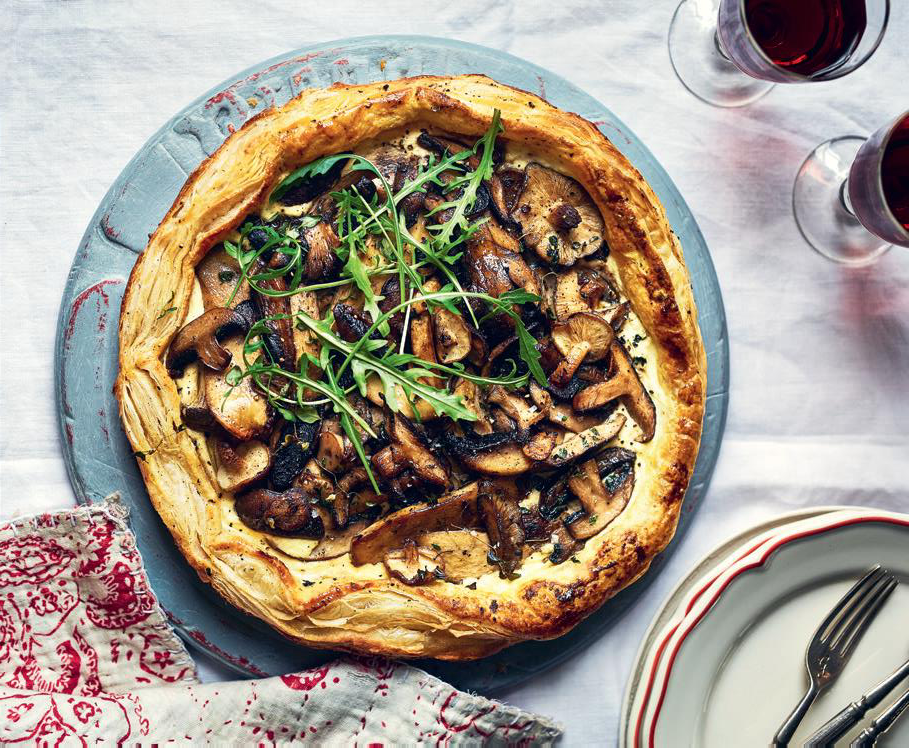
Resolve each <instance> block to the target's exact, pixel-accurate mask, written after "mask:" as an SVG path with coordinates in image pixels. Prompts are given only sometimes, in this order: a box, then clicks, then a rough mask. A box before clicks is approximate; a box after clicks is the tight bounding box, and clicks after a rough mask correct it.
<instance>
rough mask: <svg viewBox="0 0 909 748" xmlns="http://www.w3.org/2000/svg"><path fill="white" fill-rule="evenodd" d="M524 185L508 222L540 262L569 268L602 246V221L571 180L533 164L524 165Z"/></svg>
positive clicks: (578, 187)
mask: <svg viewBox="0 0 909 748" xmlns="http://www.w3.org/2000/svg"><path fill="white" fill-rule="evenodd" d="M526 172H527V182H526V184H525V186H524V190H523V191H522V192H521V196H520V197H519V198H518V201H517V205H516V206H515V208H514V210H513V211H512V213H511V217H512V219H514V220H515V221H517V222H518V223H519V224H520V225H521V229H522V231H523V234H522V240H523V242H524V244H525V246H527V247H528V248H530V249H533V250H534V251H535V252H536V253H537V255H539V257H540V259H542V260H545V261H546V262H550V263H553V264H557V265H573V264H574V263H575V262H576V261H577V260H579V259H580V258H581V257H586V256H588V255H590V254H593V253H594V252H596V251H597V250H598V249H600V247H601V246H602V244H603V239H604V237H603V231H604V224H603V219H602V217H601V216H600V213H599V211H598V210H597V207H596V205H594V203H593V201H592V200H591V199H590V196H589V195H588V194H587V192H586V191H585V190H584V188H583V187H581V185H580V184H578V183H577V182H576V181H575V180H573V179H571V178H569V177H566V176H564V175H563V174H559V172H557V171H553V170H552V169H548V168H547V167H545V166H542V165H541V164H537V163H529V164H527V169H526Z"/></svg>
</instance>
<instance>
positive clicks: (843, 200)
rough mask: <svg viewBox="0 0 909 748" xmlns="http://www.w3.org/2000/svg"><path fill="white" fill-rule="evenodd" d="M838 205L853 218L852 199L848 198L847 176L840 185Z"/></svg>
mask: <svg viewBox="0 0 909 748" xmlns="http://www.w3.org/2000/svg"><path fill="white" fill-rule="evenodd" d="M840 205H842V206H843V210H845V211H846V212H847V213H848V214H849V215H850V216H852V217H853V218H855V211H854V210H853V209H852V201H851V200H850V199H849V177H846V178H845V179H844V180H843V183H842V184H841V185H840Z"/></svg>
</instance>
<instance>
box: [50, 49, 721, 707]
mask: <svg viewBox="0 0 909 748" xmlns="http://www.w3.org/2000/svg"><path fill="white" fill-rule="evenodd" d="M476 72H482V73H486V74H487V75H489V76H491V77H493V78H495V79H496V80H499V81H501V82H503V83H507V84H509V85H512V86H516V87H518V88H522V89H525V90H528V91H536V92H539V93H540V95H541V96H543V97H544V98H546V99H547V100H549V101H551V102H552V103H553V104H555V105H556V106H558V107H561V108H562V109H567V110H570V111H573V112H577V113H578V114H580V115H581V116H583V117H585V118H586V119H588V120H590V121H591V122H593V123H595V124H596V125H597V126H599V128H600V129H601V130H602V131H603V132H604V133H605V134H606V135H607V136H608V137H609V139H610V140H612V142H613V143H615V145H616V146H617V147H618V148H619V150H621V151H622V152H623V153H624V154H625V155H626V156H627V157H628V159H629V160H630V161H631V163H632V164H634V165H635V166H636V167H637V168H638V169H639V170H640V171H641V173H642V174H643V175H644V178H645V179H647V181H648V182H649V183H650V185H651V186H652V187H653V189H654V190H655V191H656V193H657V195H658V196H659V197H660V200H661V201H662V202H663V205H664V206H665V208H666V211H667V213H668V215H669V221H670V223H671V224H672V227H673V228H674V229H675V232H676V234H678V236H679V238H680V239H681V242H682V247H683V248H684V252H685V260H686V261H687V263H688V268H689V270H690V272H691V278H692V282H693V284H694V296H695V299H696V301H697V307H698V316H699V323H700V326H701V332H702V333H703V336H704V343H705V345H706V347H707V363H708V397H707V411H706V416H705V423H704V436H703V440H702V442H701V451H700V455H699V456H698V461H697V465H696V467H695V471H694V476H693V479H692V482H691V485H690V487H689V488H688V493H687V496H686V498H685V505H684V510H683V513H682V518H681V522H680V523H679V529H678V532H677V534H676V537H675V539H674V540H673V542H672V544H671V545H670V546H669V548H668V549H667V550H666V551H665V552H664V553H663V554H662V556H661V557H659V558H657V559H656V560H655V561H654V563H653V565H652V567H651V569H650V572H649V573H648V574H647V575H646V576H645V577H644V579H643V580H641V581H639V582H637V583H636V584H634V585H632V586H631V587H629V588H628V589H626V590H625V591H624V592H622V593H621V594H619V595H618V596H616V597H615V598H613V599H612V600H610V601H609V602H607V603H606V604H605V605H604V606H603V607H602V608H600V610H599V611H597V612H596V613H594V614H593V615H592V616H590V617H589V618H588V619H587V620H585V621H584V622H583V623H581V624H580V625H579V626H578V627H577V628H575V629H574V630H573V631H571V632H570V633H569V634H566V635H565V636H563V637H561V638H559V639H556V640H553V641H546V642H529V643H526V644H520V645H518V646H515V647H511V648H510V649H507V650H505V651H504V652H501V653H499V654H497V655H494V656H492V657H489V658H487V659H485V660H482V661H480V662H477V663H471V664H469V665H459V664H456V663H440V662H435V661H426V662H421V663H419V664H420V666H421V667H424V668H425V669H426V670H428V671H430V672H432V673H434V674H436V675H438V676H439V677H441V678H443V679H445V680H447V681H448V682H450V683H452V684H453V685H455V686H457V687H459V688H468V689H471V690H474V691H478V692H480V693H484V694H488V693H491V692H493V691H495V690H497V689H501V688H505V687H509V686H513V685H515V684H516V683H519V682H520V681H522V680H525V679H526V678H529V677H530V676H532V675H535V674H537V673H540V672H542V671H544V670H546V669H548V668H550V667H552V666H553V665H555V664H557V663H559V662H561V661H563V660H565V659H566V658H568V657H571V656H572V655H574V654H576V653H577V652H579V651H580V650H582V649H583V648H584V647H586V646H587V645H588V644H590V643H591V642H592V641H593V640H594V639H596V638H597V637H599V636H602V635H603V634H604V633H605V632H607V631H608V630H609V628H610V627H611V626H612V624H613V622H614V621H616V620H617V619H618V618H619V617H620V616H621V615H622V613H623V611H625V610H626V609H627V608H628V606H630V605H632V604H633V603H634V601H635V600H636V599H637V598H638V596H640V594H641V593H642V592H643V591H644V589H645V588H646V586H647V585H648V584H650V582H652V580H653V579H654V577H655V576H656V575H657V574H659V573H660V569H661V567H662V566H663V564H664V563H665V560H666V557H667V556H668V555H669V554H670V553H672V551H673V548H674V547H675V546H676V544H678V543H679V542H681V540H682V538H683V536H684V534H685V529H686V528H687V526H688V524H689V522H690V521H691V519H692V516H693V514H694V510H695V509H696V508H697V506H698V504H699V503H700V501H701V499H702V497H703V496H704V492H705V491H706V489H707V484H708V482H709V480H710V476H711V473H712V472H713V467H714V464H715V462H716V458H717V453H718V451H719V448H720V440H721V438H722V435H723V427H724V423H725V420H726V407H727V403H728V384H729V348H728V345H727V340H726V320H725V315H724V312H723V302H722V299H721V297H720V288H719V285H718V284H717V278H716V274H715V272H714V269H713V264H712V262H711V260H710V255H709V253H708V251H707V246H706V245H705V243H704V238H703V237H702V236H701V232H700V230H699V229H698V226H697V223H696V222H695V220H694V217H693V216H692V215H691V211H689V209H688V206H687V205H685V202H684V200H682V197H681V195H680V194H679V192H678V190H677V189H676V188H675V186H674V185H673V184H672V182H671V181H670V180H669V177H668V176H667V175H666V173H665V172H664V171H663V169H662V168H661V167H660V165H659V164H658V163H657V162H656V161H655V160H654V158H653V156H652V155H651V154H650V152H649V151H648V150H647V149H646V148H645V147H644V146H643V145H642V144H641V142H640V141H639V140H638V139H637V138H636V137H635V136H634V134H632V133H631V131H630V130H629V129H628V128H627V127H625V125H624V124H622V122H621V121H620V120H619V119H618V118H617V117H616V116H615V115H614V114H612V112H610V111H609V110H608V109H606V107H604V106H603V105H602V104H600V103H599V102H597V101H595V100H594V99H592V98H591V97H590V96H588V95H587V94H585V93H584V92H583V91H580V90H579V89H578V88H576V87H575V86H573V85H572V84H570V83H569V82H568V81H566V80H563V79H562V78H559V77H558V76H555V75H553V74H552V73H550V72H548V71H546V70H543V69H542V68H539V67H536V66H535V65H532V64H530V63H528V62H525V61H524V60H520V59H518V58H516V57H512V56H511V55H507V54H504V53H502V52H496V51H494V50H491V49H486V48H484V47H478V46H475V45H472V44H465V43H463V42H455V41H447V40H444V39H435V38H431V37H417V36H381V37H363V38H358V39H344V40H340V41H334V42H328V43H325V44H318V45H312V46H308V47H304V48H302V49H299V50H297V51H295V52H293V53H291V54H288V55H284V56H282V57H277V58H275V59H273V60H268V61H266V62H264V63H262V64H261V65H257V66H256V67H254V68H251V69H249V70H247V71H245V72H243V73H240V74H239V75H238V76H237V78H236V80H235V81H233V82H230V83H227V84H224V85H221V86H218V87H217V88H216V89H214V90H213V91H211V92H210V93H208V94H206V95H204V96H202V97H201V98H200V99H198V100H197V101H195V102H193V103H192V104H191V105H190V106H188V107H187V108H186V109H184V110H183V111H182V112H180V113H179V114H177V115H176V116H175V117H173V118H172V119H171V120H170V121H169V122H167V124H165V125H164V127H162V128H161V129H160V130H159V131H158V132H157V133H156V134H155V135H154V136H153V137H152V138H151V140H149V141H148V143H146V144H145V146H144V147H143V148H142V149H141V150H140V151H139V153H138V154H137V155H136V156H135V158H133V160H132V161H131V162H130V163H129V165H127V167H126V168H125V169H124V170H123V173H122V174H120V176H119V178H118V179H117V181H116V182H115V183H114V185H113V187H111V189H110V191H109V192H108V193H107V195H106V196H105V197H104V200H103V201H102V202H101V205H100V206H99V208H98V211H97V212H96V213H95V215H94V217H93V218H92V221H91V223H90V224H89V227H88V229H87V230H86V232H85V236H84V237H83V238H82V242H81V244H80V246H79V249H78V252H77V253H76V259H75V261H74V262H73V266H72V269H71V270H70V275H69V282H68V283H67V286H66V291H65V293H64V295H63V302H62V305H61V307H60V320H59V325H58V330H57V346H56V375H57V405H58V410H59V417H60V430H61V434H62V438H63V448H64V454H65V458H66V463H67V469H68V471H69V476H70V479H71V481H72V483H73V488H74V489H75V492H76V496H77V497H78V498H79V500H80V501H83V502H92V501H100V500H101V499H102V498H103V497H104V496H106V495H107V494H109V493H111V492H113V491H119V492H120V494H121V495H122V497H123V500H124V501H125V502H126V504H127V505H128V506H129V508H130V512H131V518H132V519H131V522H132V527H133V530H134V531H135V533H136V537H137V539H138V543H139V550H140V551H141V552H142V556H143V557H144V559H145V565H146V568H147V570H148V575H149V577H150V579H151V583H152V586H153V588H154V590H155V592H156V593H157V595H158V599H159V600H160V602H161V605H162V606H163V607H164V609H165V610H166V611H167V613H168V615H169V616H170V619H171V621H172V623H173V624H174V626H175V627H176V629H177V631H178V632H179V633H180V635H181V636H183V637H184V638H185V639H186V640H187V642H188V643H189V644H191V645H196V646H199V647H202V648H203V649H205V650H206V651H207V652H208V653H209V654H211V655H213V656H214V657H216V658H217V659H219V660H221V661H223V662H224V663H226V664H228V665H230V666H231V667H233V668H235V669H236V670H238V671H239V672H241V673H244V674H246V675H250V676H258V675H274V674H277V673H285V672H289V671H291V670H296V669H299V668H306V667H311V666H314V665H317V664H319V663H320V662H323V661H324V660H326V659H328V658H329V657H331V656H332V655H331V653H328V652H325V651H319V650H313V649H308V648H306V647H301V646H296V645H293V644H291V643H289V642H287V641H286V640H285V639H283V638H281V637H280V636H278V635H277V634H275V633H274V632H273V631H271V629H269V628H268V627H267V626H265V625H264V624H262V623H261V622H259V621H258V620H256V619H254V618H251V617H249V616H246V615H244V614H241V613H239V612H237V611H236V610H234V609H233V608H231V607H230V606H229V605H227V603H225V602H223V601H222V600H221V599H220V598H219V597H218V596H217V595H216V594H215V593H214V592H212V591H211V590H210V589H209V588H208V586H206V585H204V584H202V583H201V582H200V581H199V579H198V578H197V577H196V574H195V573H194V572H193V571H192V570H191V569H190V567H189V565H188V564H187V563H186V562H185V561H184V559H183V557H182V556H181V555H180V553H179V552H178V551H177V550H176V548H175V547H174V544H173V541H172V540H171V537H170V534H169V533H168V531H167V529H166V528H165V527H164V525H163V524H162V523H161V521H160V520H159V518H158V515H157V514H156V513H155V511H154V509H153V508H152V506H151V503H150V502H149V500H148V497H147V494H146V491H145V486H144V484H143V483H142V478H141V476H140V475H139V471H138V469H137V467H136V462H135V459H134V457H133V455H132V452H131V449H130V446H129V444H128V442H127V440H126V437H125V435H124V433H123V430H122V428H121V426H120V421H119V418H118V416H117V406H116V403H115V401H114V398H113V395H112V392H111V387H112V386H113V382H114V378H115V376H116V372H117V320H118V317H119V310H120V302H121V299H122V297H123V291H124V287H125V284H126V280H127V278H128V277H129V272H130V270H131V269H132V267H133V263H135V261H136V258H137V257H138V255H139V253H140V252H142V250H143V249H144V247H145V244H146V242H147V241H148V236H149V234H150V233H151V232H152V231H154V229H155V228H156V227H157V225H158V223H159V222H160V220H161V218H162V217H163V216H164V214H165V212H166V211H167V210H168V208H169V207H170V205H171V203H172V202H173V201H174V198H175V197H176V195H177V193H178V192H179V190H180V188H181V187H182V185H183V183H184V181H185V180H186V177H187V175H188V174H190V173H191V172H192V171H193V170H194V169H195V168H196V166H198V165H199V163H200V162H201V161H202V160H203V159H204V158H206V157H207V156H208V155H209V154H211V153H212V152H213V151H214V150H215V149H216V148H217V147H218V146H219V145H221V143H222V141H223V140H224V139H225V138H226V137H227V136H228V135H230V134H231V133H232V132H233V131H234V130H235V129H237V128H239V127H240V126H241V125H242V124H243V123H244V122H245V121H246V120H247V119H248V118H249V117H252V116H253V115H255V114H256V113H258V112H260V111H262V110H263V109H264V108H266V107H270V106H274V105H280V104H283V103H285V102H286V101H288V100H289V99H290V98H292V97H293V96H294V95H296V94H297V93H298V92H300V91H301V90H303V89H304V88H310V87H313V86H329V85H331V84H332V83H336V82H339V81H340V82H343V83H358V82H369V81H374V80H381V79H389V80H390V79H394V78H401V77H403V76H408V75H419V74H423V73H426V74H436V75H457V74H461V73H476Z"/></svg>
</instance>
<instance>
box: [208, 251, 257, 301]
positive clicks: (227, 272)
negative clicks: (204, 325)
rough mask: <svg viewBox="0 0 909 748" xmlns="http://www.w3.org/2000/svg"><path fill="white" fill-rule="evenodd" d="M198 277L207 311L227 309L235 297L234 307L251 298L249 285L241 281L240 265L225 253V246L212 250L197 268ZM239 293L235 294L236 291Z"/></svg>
mask: <svg viewBox="0 0 909 748" xmlns="http://www.w3.org/2000/svg"><path fill="white" fill-rule="evenodd" d="M196 275H197V276H198V278H199V285H200V286H201V288H202V301H203V303H204V304H205V308H206V309H211V308H212V307H226V306H227V302H228V301H230V298H231V295H233V301H232V302H231V303H232V305H233V306H236V305H237V304H241V303H243V302H244V301H246V300H247V299H248V298H249V283H247V282H246V281H243V283H241V284H240V287H239V288H237V283H239V281H240V263H238V262H237V261H236V260H235V259H234V258H233V257H231V256H230V255H229V254H227V252H225V251H224V245H218V246H217V247H216V248H215V249H212V250H211V251H210V252H209V253H208V254H207V255H205V257H203V258H202V261H201V262H200V263H199V264H198V265H197V266H196ZM235 288H237V292H236V293H234V289H235Z"/></svg>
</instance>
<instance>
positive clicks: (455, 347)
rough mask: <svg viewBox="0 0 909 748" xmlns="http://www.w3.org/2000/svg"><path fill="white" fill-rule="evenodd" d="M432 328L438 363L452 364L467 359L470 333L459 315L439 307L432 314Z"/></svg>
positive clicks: (468, 327)
mask: <svg viewBox="0 0 909 748" xmlns="http://www.w3.org/2000/svg"><path fill="white" fill-rule="evenodd" d="M432 326H433V330H434V332H435V336H436V355H437V356H438V360H439V361H441V362H442V363H443V364H453V363H455V362H456V361H461V360H463V359H465V358H467V355H468V354H469V353H470V348H471V332H470V326H469V325H468V324H467V322H465V321H464V318H463V317H462V316H461V315H459V314H455V313H454V312H451V311H449V310H448V309H445V308H444V307H439V308H438V309H434V310H433V312H432Z"/></svg>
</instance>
